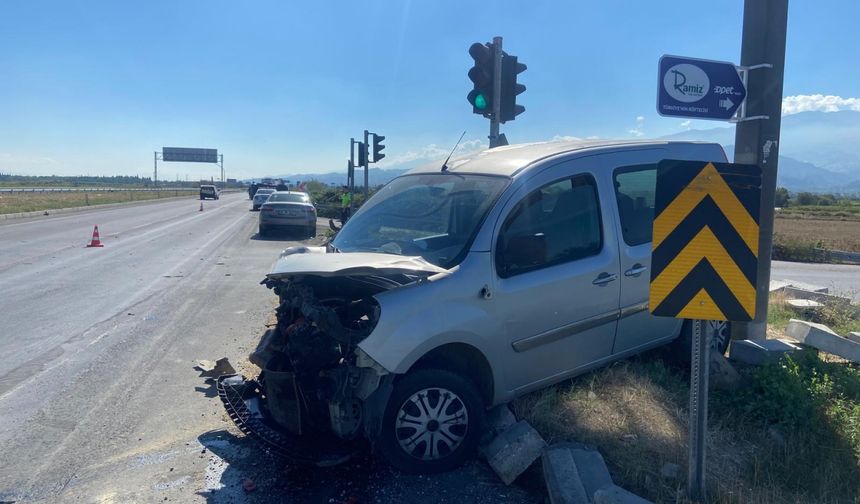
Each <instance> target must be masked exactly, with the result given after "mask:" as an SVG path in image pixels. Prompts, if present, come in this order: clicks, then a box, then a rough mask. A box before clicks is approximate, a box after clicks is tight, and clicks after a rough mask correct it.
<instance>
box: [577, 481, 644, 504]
mask: <svg viewBox="0 0 860 504" xmlns="http://www.w3.org/2000/svg"><path fill="white" fill-rule="evenodd" d="M592 502H593V503H594V504H651V501H649V500H645V499H643V498H642V497H639V496H638V495H636V494H634V493H630V492H628V491H627V490H625V489H623V488H621V487H619V486H616V485H609V486H605V487H603V488H601V489H600V490H598V491H597V492H595V493H594V499H593V500H592Z"/></svg>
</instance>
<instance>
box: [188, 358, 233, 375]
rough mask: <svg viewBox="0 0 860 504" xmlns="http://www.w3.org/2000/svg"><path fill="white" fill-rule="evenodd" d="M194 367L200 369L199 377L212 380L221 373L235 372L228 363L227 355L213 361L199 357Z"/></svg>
mask: <svg viewBox="0 0 860 504" xmlns="http://www.w3.org/2000/svg"><path fill="white" fill-rule="evenodd" d="M194 369H197V370H198V371H200V372H201V373H200V377H201V378H207V379H211V380H214V379H215V378H218V377H219V376H221V375H228V374H236V370H235V369H233V366H232V365H231V364H230V361H229V359H227V357H222V358H220V359H218V360H217V361H215V362H212V361H211V360H206V359H201V360H198V361H197V364H196V365H195V366H194Z"/></svg>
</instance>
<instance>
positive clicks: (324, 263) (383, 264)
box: [266, 247, 448, 279]
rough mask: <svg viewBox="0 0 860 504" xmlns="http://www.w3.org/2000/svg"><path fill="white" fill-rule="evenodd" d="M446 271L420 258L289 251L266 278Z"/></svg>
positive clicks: (322, 249) (320, 250) (305, 249)
mask: <svg viewBox="0 0 860 504" xmlns="http://www.w3.org/2000/svg"><path fill="white" fill-rule="evenodd" d="M438 273H448V270H446V269H444V268H440V267H439V266H436V265H435V264H432V263H430V262H427V261H426V260H424V258H422V257H420V256H399V255H394V254H381V253H376V252H348V253H326V250H325V247H290V248H288V249H286V250H284V251H283V252H282V253H281V256H280V257H279V258H278V260H277V261H275V264H274V265H273V266H272V271H271V272H269V274H268V275H266V276H267V277H268V278H271V279H285V278H288V277H291V276H295V275H313V276H321V277H334V276H363V275H367V276H378V275H391V274H424V275H427V276H429V275H435V274H438Z"/></svg>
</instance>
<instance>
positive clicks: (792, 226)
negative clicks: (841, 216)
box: [774, 216, 860, 252]
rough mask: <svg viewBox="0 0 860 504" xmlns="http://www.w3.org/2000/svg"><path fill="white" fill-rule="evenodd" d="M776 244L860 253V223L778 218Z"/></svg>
mask: <svg viewBox="0 0 860 504" xmlns="http://www.w3.org/2000/svg"><path fill="white" fill-rule="evenodd" d="M774 243H783V244H810V245H814V246H817V247H820V248H825V249H829V250H843V251H846V252H860V221H858V220H835V219H801V218H792V217H780V216H778V217H777V219H776V220H775V221H774Z"/></svg>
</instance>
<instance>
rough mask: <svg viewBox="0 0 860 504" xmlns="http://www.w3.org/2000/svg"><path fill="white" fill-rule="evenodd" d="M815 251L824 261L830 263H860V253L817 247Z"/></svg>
mask: <svg viewBox="0 0 860 504" xmlns="http://www.w3.org/2000/svg"><path fill="white" fill-rule="evenodd" d="M815 252H816V253H817V254H819V255H820V256H821V258H822V259H823V260H824V262H828V263H844V264H860V253H856V252H845V251H843V250H827V249H819V248H817V249H815Z"/></svg>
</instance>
